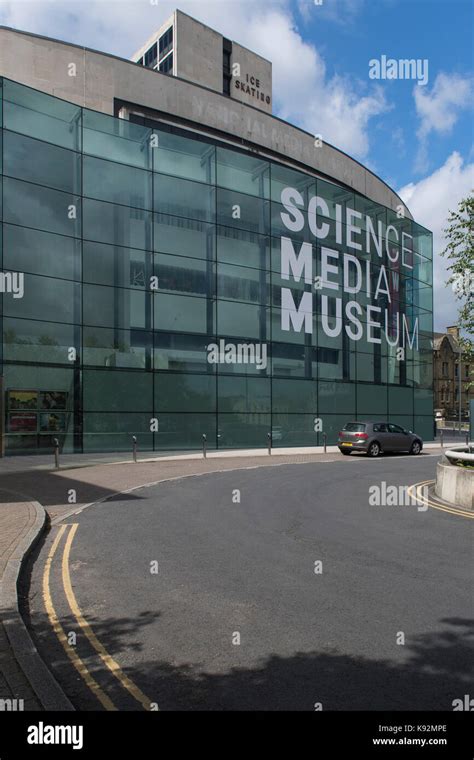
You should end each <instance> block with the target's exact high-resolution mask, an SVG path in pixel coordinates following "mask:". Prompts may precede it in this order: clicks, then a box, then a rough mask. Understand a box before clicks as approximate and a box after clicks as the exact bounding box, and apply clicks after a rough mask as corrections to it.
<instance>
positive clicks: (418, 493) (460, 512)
mask: <svg viewBox="0 0 474 760" xmlns="http://www.w3.org/2000/svg"><path fill="white" fill-rule="evenodd" d="M433 483H434V480H423V481H422V482H421V483H414V484H413V485H412V486H410V487H409V488H408V493H409V495H410V496H411V497H412V498H413V499H415V500H416V501H418V502H419V503H420V504H423V505H425V506H428V507H431V509H439V510H440V512H449V514H451V515H456V516H457V517H466V518H467V519H468V520H473V519H474V512H468V511H467V510H465V509H461V508H459V509H458V507H447V506H445V505H444V504H438V503H437V502H434V501H432V500H431V499H429V498H428V497H427V496H425V495H424V494H423V488H426V486H430V485H433Z"/></svg>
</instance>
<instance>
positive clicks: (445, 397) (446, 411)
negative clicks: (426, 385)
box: [433, 325, 474, 420]
mask: <svg viewBox="0 0 474 760" xmlns="http://www.w3.org/2000/svg"><path fill="white" fill-rule="evenodd" d="M433 353H434V361H433V387H434V405H435V410H436V411H440V412H441V413H442V415H443V417H444V419H446V420H458V419H459V389H461V417H462V418H463V419H467V418H468V416H469V403H470V401H471V400H473V399H474V387H472V386H471V387H469V384H470V381H471V380H472V367H471V364H470V362H469V361H465V359H464V356H463V355H462V353H461V349H460V347H459V327H457V326H455V325H454V326H452V327H448V328H447V329H446V332H445V333H434V338H433ZM460 358H461V366H459V359H460ZM460 375H461V376H460Z"/></svg>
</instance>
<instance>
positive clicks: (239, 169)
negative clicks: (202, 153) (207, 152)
mask: <svg viewBox="0 0 474 760" xmlns="http://www.w3.org/2000/svg"><path fill="white" fill-rule="evenodd" d="M269 179H270V169H269V163H268V161H262V159H261V158H258V157H256V156H248V155H244V154H242V153H238V152H237V151H234V150H226V149H225V148H217V184H218V185H220V187H227V188H229V189H230V190H236V191H238V192H241V193H248V194H250V195H257V196H259V197H260V198H269V196H270V183H269Z"/></svg>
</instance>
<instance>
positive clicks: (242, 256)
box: [217, 226, 270, 270]
mask: <svg viewBox="0 0 474 760" xmlns="http://www.w3.org/2000/svg"><path fill="white" fill-rule="evenodd" d="M217 260H218V261H222V262H226V263H228V264H239V265H241V266H247V267H255V268H256V269H265V270H267V269H269V268H270V267H269V263H270V251H269V238H268V237H266V236H264V235H257V234H256V233H254V232H249V231H247V230H238V229H232V228H231V227H220V226H218V227H217Z"/></svg>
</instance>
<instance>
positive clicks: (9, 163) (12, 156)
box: [3, 130, 81, 193]
mask: <svg viewBox="0 0 474 760" xmlns="http://www.w3.org/2000/svg"><path fill="white" fill-rule="evenodd" d="M3 140H4V143H3V145H4V156H5V163H4V170H3V171H4V174H8V175H9V176H10V177H15V178H16V179H23V180H26V181H28V182H34V183H36V184H39V185H45V186H47V187H53V188H55V189H56V190H63V191H64V192H67V193H80V191H81V156H80V154H79V153H74V152H73V151H70V150H65V149H64V148H58V147H56V146H55V145H49V144H48V143H45V142H40V141H39V140H33V139H31V138H30V137H25V136H23V135H17V134H15V133H14V132H8V131H7V130H5V131H4V137H3Z"/></svg>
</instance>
